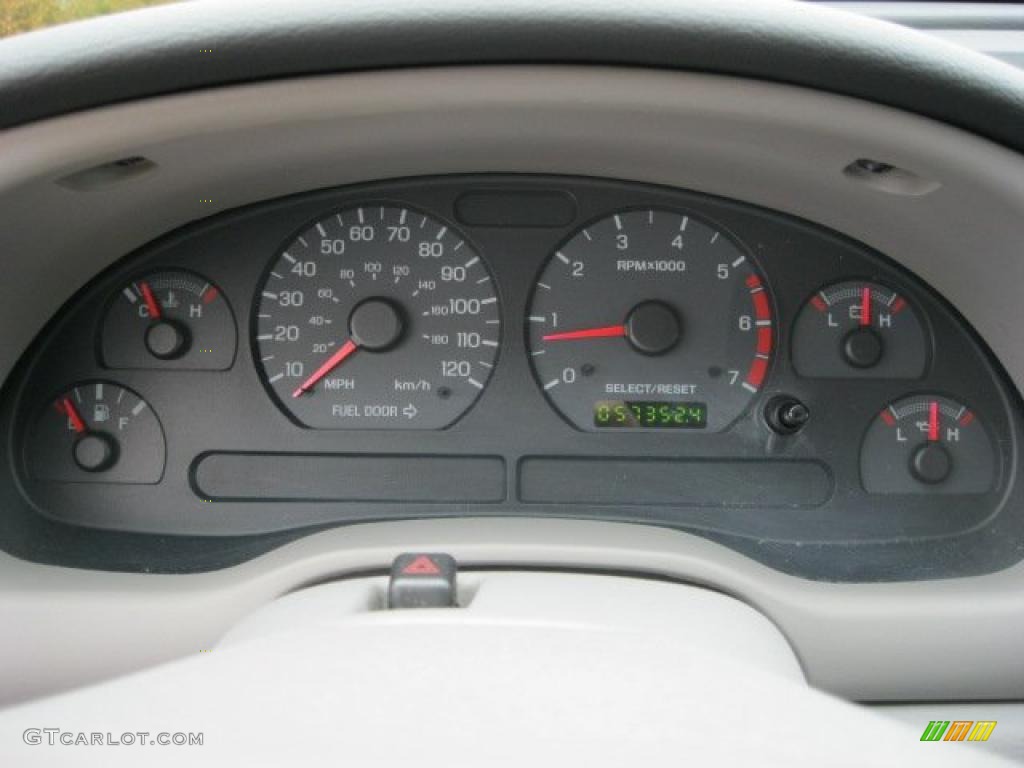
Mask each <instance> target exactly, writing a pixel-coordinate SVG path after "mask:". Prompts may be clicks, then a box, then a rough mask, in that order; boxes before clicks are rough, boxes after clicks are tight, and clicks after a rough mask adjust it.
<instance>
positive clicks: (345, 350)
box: [292, 339, 359, 397]
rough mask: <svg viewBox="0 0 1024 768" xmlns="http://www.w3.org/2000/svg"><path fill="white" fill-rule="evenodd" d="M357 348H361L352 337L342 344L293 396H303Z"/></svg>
mask: <svg viewBox="0 0 1024 768" xmlns="http://www.w3.org/2000/svg"><path fill="white" fill-rule="evenodd" d="M357 349H359V345H358V344H356V343H355V342H354V341H352V340H351V339H349V340H348V341H346V342H345V343H344V344H342V345H341V348H340V349H339V350H338V351H337V352H335V353H334V354H333V355H331V356H330V357H329V358H328V359H327V362H325V363H324V364H323V365H321V366H320V367H319V368H317V369H316V373H314V374H313V375H312V376H310V377H309V378H308V379H306V380H305V381H304V382H302V386H300V387H299V388H298V389H296V390H295V391H294V392H292V397H302V396H303V395H304V394H306V393H307V392H309V390H311V389H312V388H313V387H315V386H316V383H317V382H318V381H320V379H322V378H323V377H324V376H326V375H327V374H328V373H330V372H331V371H333V370H334V369H335V368H337V367H338V366H339V365H341V364H342V363H343V362H344V361H345V360H346V359H347V358H348V357H350V356H351V355H352V353H353V352H355V351H356V350H357Z"/></svg>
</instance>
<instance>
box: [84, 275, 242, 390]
mask: <svg viewBox="0 0 1024 768" xmlns="http://www.w3.org/2000/svg"><path fill="white" fill-rule="evenodd" d="M236 344H237V333H236V331H235V321H234V318H233V316H232V314H231V309H230V307H228V303H227V300H226V299H225V298H224V295H223V294H222V293H221V291H220V289H219V288H217V286H216V285H214V284H213V283H211V282H210V281H209V280H207V279H205V278H203V277H201V276H199V275H196V274H193V273H191V272H185V271H183V270H169V271H163V272H153V273H150V274H148V275H143V276H142V277H140V278H139V279H138V280H135V281H133V282H131V283H129V284H128V285H125V286H123V287H122V289H121V290H120V291H119V292H118V294H117V295H116V297H115V298H114V301H113V303H112V304H111V305H110V308H109V309H108V310H107V315H106V317H105V318H104V320H103V330H102V335H101V343H100V347H101V352H102V355H103V362H104V364H105V365H106V366H107V367H108V368H162V369H167V368H176V369H191V370H224V369H226V368H229V367H230V366H231V362H232V361H233V360H234V358H235V346H236Z"/></svg>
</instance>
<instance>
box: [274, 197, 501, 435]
mask: <svg viewBox="0 0 1024 768" xmlns="http://www.w3.org/2000/svg"><path fill="white" fill-rule="evenodd" d="M255 329H256V330H255V347H256V350H257V353H258V355H257V356H258V359H259V361H260V366H261V369H262V375H263V378H264V382H265V383H266V385H267V387H268V388H269V389H270V391H271V392H272V393H273V394H274V395H275V397H276V399H277V401H278V402H279V403H280V404H281V406H282V408H283V409H284V410H285V411H286V412H287V413H289V414H290V415H291V416H292V417H293V418H294V419H296V420H297V421H299V422H300V423H302V424H304V425H305V426H308V427H314V428H321V429H345V428H358V429H441V428H444V427H446V426H448V425H450V424H451V423H452V422H454V421H455V420H456V419H458V418H459V417H460V416H461V415H462V414H463V413H465V412H466V410H467V409H469V408H470V406H472V405H473V403H474V402H475V401H476V399H477V397H478V396H479V395H480V392H481V391H482V390H483V388H484V386H485V385H486V384H487V380H488V378H489V377H490V373H491V370H492V368H493V367H494V361H495V357H496V355H497V352H498V345H499V336H500V313H499V309H498V298H497V295H496V294H495V290H494V285H493V283H492V281H491V275H490V273H489V272H488V270H487V267H486V266H485V265H484V262H483V261H482V260H481V258H480V256H479V254H477V253H476V251H475V250H474V249H473V247H472V246H471V245H470V244H469V243H468V242H467V241H466V240H465V238H463V237H462V236H461V235H460V234H459V233H458V232H457V231H456V230H455V229H454V228H452V227H451V226H449V225H447V224H445V223H443V222H441V221H439V220H437V219H435V218H433V217H431V216H428V215H426V214H423V213H420V212H418V211H414V210H413V209H411V208H402V207H396V206H387V205H373V206H370V205H366V206H361V207H354V208H349V209H345V210H342V211H339V212H337V213H332V214H331V215H329V216H326V217H324V218H322V219H320V220H319V221H316V222H314V223H313V224H311V225H310V226H308V227H307V228H305V229H304V230H303V231H302V232H301V233H300V234H299V235H297V236H296V237H295V239H294V240H292V241H291V242H289V243H288V244H287V245H286V246H285V247H284V248H283V249H282V251H281V252H280V254H279V255H278V257H277V259H276V260H275V262H274V263H273V264H272V265H271V267H270V270H269V271H268V272H267V275H266V278H265V279H264V282H263V284H262V286H261V288H260V296H259V302H258V307H257V315H256V322H255Z"/></svg>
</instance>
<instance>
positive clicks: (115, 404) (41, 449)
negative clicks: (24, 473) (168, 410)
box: [27, 381, 165, 483]
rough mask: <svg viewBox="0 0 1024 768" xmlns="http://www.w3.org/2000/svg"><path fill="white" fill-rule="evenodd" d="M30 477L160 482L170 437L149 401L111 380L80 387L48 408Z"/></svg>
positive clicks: (36, 436) (33, 440) (34, 440)
mask: <svg viewBox="0 0 1024 768" xmlns="http://www.w3.org/2000/svg"><path fill="white" fill-rule="evenodd" d="M27 451H28V453H27V462H28V470H29V474H31V475H32V476H33V477H36V478H38V479H41V480H56V481H61V482H94V483H156V482H159V480H160V477H161V476H162V475H163V472H164V455H165V446H164V433H163V429H162V428H161V426H160V422H159V420H158V419H157V417H156V414H154V413H153V409H152V408H150V407H149V403H147V402H146V401H145V400H143V399H142V398H141V397H139V396H138V395H137V394H135V393H134V392H132V391H131V390H130V389H128V388H127V387H123V386H121V385H120V384H115V383H114V382H111V381H90V382H82V383H79V384H76V385H74V386H72V387H71V388H69V389H68V390H66V391H65V392H62V393H61V394H60V395H58V396H57V397H56V398H54V399H53V401H52V402H51V403H50V404H49V405H47V406H46V407H45V408H44V409H43V411H42V413H41V414H40V415H39V417H38V418H37V419H36V421H35V424H34V425H33V427H32V432H31V434H30V435H29V439H28V449H27Z"/></svg>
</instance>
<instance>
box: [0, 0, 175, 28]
mask: <svg viewBox="0 0 1024 768" xmlns="http://www.w3.org/2000/svg"><path fill="white" fill-rule="evenodd" d="M167 2H172V0H0V37H9V36H10V35H17V34H19V33H21V32H28V31H30V30H33V29H39V28H40V27H49V26H53V25H54V24H63V23H65V22H68V21H77V20H79V19H87V18H89V17H91V16H102V15H103V14H107V13H117V12H118V11H130V10H133V9H135V8H144V7H146V6H149V5H162V4H164V3H167Z"/></svg>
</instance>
